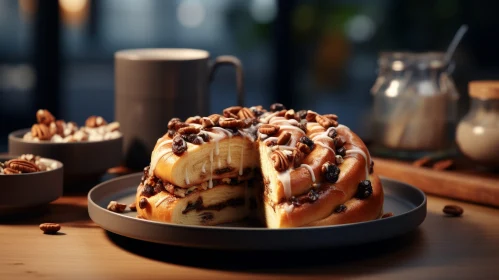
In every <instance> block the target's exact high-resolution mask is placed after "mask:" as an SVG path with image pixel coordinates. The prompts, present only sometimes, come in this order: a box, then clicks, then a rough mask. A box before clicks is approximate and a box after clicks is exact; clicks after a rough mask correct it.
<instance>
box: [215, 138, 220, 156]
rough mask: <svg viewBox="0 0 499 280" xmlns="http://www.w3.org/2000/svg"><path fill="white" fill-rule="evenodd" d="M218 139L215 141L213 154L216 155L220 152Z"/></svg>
mask: <svg viewBox="0 0 499 280" xmlns="http://www.w3.org/2000/svg"><path fill="white" fill-rule="evenodd" d="M218 143H219V142H218V139H217V140H216V141H215V155H217V156H218V154H220V149H219V144H218Z"/></svg>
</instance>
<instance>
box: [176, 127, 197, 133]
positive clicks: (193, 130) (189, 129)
mask: <svg viewBox="0 0 499 280" xmlns="http://www.w3.org/2000/svg"><path fill="white" fill-rule="evenodd" d="M199 131H200V129H199V128H197V127H194V126H186V127H182V128H180V129H179V130H178V133H179V134H181V135H187V134H198V133H199Z"/></svg>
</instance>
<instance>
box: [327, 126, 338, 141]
mask: <svg viewBox="0 0 499 280" xmlns="http://www.w3.org/2000/svg"><path fill="white" fill-rule="evenodd" d="M327 136H329V137H330V138H332V139H334V138H336V136H338V132H337V131H336V129H334V128H333V129H331V130H329V132H328V133H327Z"/></svg>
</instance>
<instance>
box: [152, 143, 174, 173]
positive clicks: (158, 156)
mask: <svg viewBox="0 0 499 280" xmlns="http://www.w3.org/2000/svg"><path fill="white" fill-rule="evenodd" d="M172 142H173V140H167V141H163V142H162V143H161V144H159V145H158V146H157V147H156V149H159V148H160V147H162V146H164V145H166V144H169V143H172ZM168 153H172V149H171V148H170V149H164V150H162V151H159V150H158V152H156V153H155V154H153V156H152V158H151V162H150V163H149V176H152V174H153V172H154V169H155V168H156V165H157V164H158V161H159V160H160V159H161V158H162V157H163V156H165V155H167V154H168Z"/></svg>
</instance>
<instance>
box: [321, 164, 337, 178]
mask: <svg viewBox="0 0 499 280" xmlns="http://www.w3.org/2000/svg"><path fill="white" fill-rule="evenodd" d="M322 173H324V176H325V177H326V180H327V181H328V182H330V183H336V181H338V178H339V177H340V168H339V167H338V166H336V165H334V164H332V163H330V162H326V163H324V164H323V165H322Z"/></svg>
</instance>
